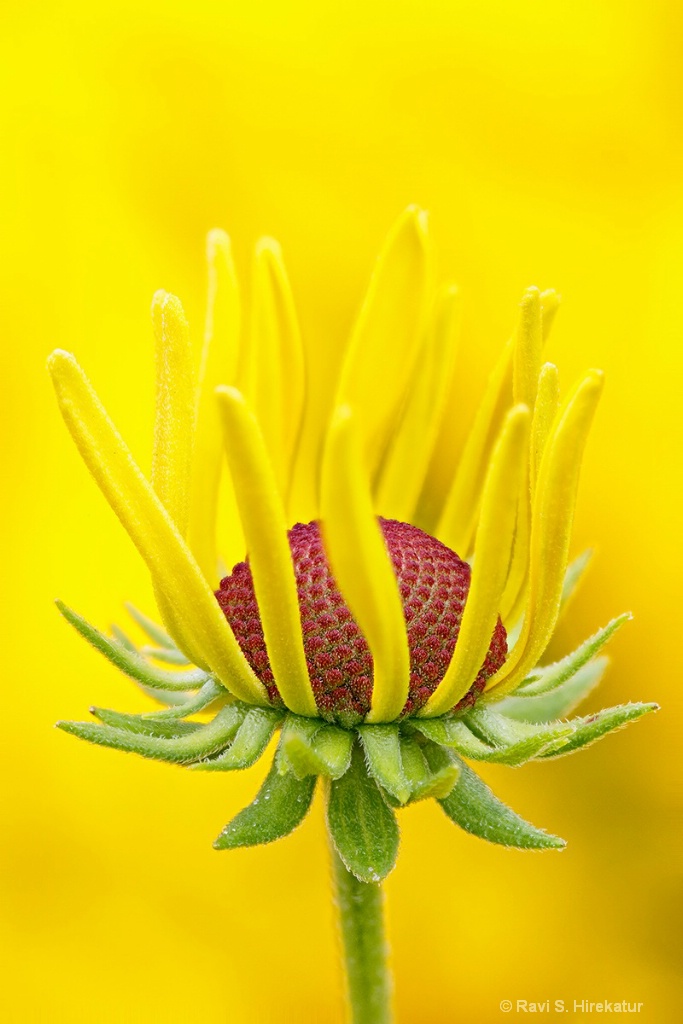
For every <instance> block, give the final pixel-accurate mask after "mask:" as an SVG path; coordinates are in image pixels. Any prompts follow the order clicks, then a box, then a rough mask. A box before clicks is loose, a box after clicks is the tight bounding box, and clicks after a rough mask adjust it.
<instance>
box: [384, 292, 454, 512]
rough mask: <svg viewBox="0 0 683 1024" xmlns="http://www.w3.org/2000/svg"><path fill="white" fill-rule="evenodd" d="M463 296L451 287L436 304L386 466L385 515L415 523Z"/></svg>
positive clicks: (445, 393) (450, 370)
mask: <svg viewBox="0 0 683 1024" xmlns="http://www.w3.org/2000/svg"><path fill="white" fill-rule="evenodd" d="M460 311H461V308H460V296H459V294H458V290H457V288H455V287H453V286H449V287H447V288H445V289H443V291H442V292H441V294H440V295H439V296H438V298H437V302H436V304H435V308H434V313H433V317H432V323H431V324H430V329H429V332H428V334H427V338H426V341H425V344H424V345H423V346H422V349H421V350H420V356H419V361H420V366H419V373H418V374H417V375H416V377H415V380H414V381H413V383H412V384H411V387H410V391H409V395H408V400H407V404H406V407H405V409H404V411H403V413H402V414H401V419H400V423H399V425H398V429H397V433H396V435H395V437H394V439H393V441H392V443H391V447H390V449H389V452H388V454H387V457H386V459H385V461H384V464H383V466H382V471H381V477H380V482H379V486H378V488H377V496H376V506H377V508H378V509H379V511H380V512H381V514H382V515H386V516H390V517H391V518H394V519H399V520H401V521H402V522H412V519H413V514H414V512H415V508H416V505H417V501H418V498H419V497H420V491H421V489H422V484H423V482H424V478H425V475H426V472H427V467H428V465H429V460H430V458H431V455H432V451H433V448H434V443H435V441H436V438H437V435H438V433H439V428H440V427H441V422H442V420H443V415H444V410H445V405H446V399H447V397H448V391H449V388H450V385H451V380H452V376H453V367H454V364H455V353H456V347H457V337H458V334H459V329H460Z"/></svg>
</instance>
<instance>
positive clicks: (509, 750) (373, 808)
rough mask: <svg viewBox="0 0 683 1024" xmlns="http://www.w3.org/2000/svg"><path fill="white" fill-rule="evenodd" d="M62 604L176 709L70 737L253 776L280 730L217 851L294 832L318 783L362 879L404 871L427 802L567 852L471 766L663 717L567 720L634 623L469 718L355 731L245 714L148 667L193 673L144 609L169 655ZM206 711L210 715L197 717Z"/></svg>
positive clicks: (198, 685) (198, 681) (623, 712)
mask: <svg viewBox="0 0 683 1024" xmlns="http://www.w3.org/2000/svg"><path fill="white" fill-rule="evenodd" d="M58 607H59V609H60V611H61V612H62V614H63V615H64V617H65V618H66V619H67V620H68V621H69V622H70V623H71V624H72V625H73V626H74V628H75V629H76V630H77V631H78V632H79V633H80V634H81V635H82V636H83V637H85V639H86V640H88V641H89V642H90V643H91V644H92V645H93V646H94V647H95V648H96V649H97V650H98V651H100V652H101V653H102V654H104V655H105V657H107V658H108V659H109V660H110V661H111V662H112V663H113V664H115V665H116V666H117V667H118V668H120V669H122V671H124V672H125V673H126V674H127V675H129V676H131V677H132V678H133V679H134V680H136V681H137V682H138V683H139V684H140V685H141V686H142V688H143V689H145V690H147V691H149V692H151V693H153V694H154V696H156V697H157V699H160V700H162V701H168V702H169V706H167V707H166V708H165V709H163V710H161V711H155V712H151V713H148V714H142V715H131V714H121V713H120V712H117V711H110V710H107V709H104V708H91V713H92V714H93V715H94V716H95V718H96V719H98V721H96V722H60V723H58V724H59V727H60V728H61V729H64V730H65V731H66V732H70V733H73V734H74V735H76V736H80V737H81V738H82V739H86V740H89V741H90V742H91V743H97V744H99V745H101V746H105V747H114V748H116V749H117V750H124V751H128V752H130V753H135V754H140V755H141V756H142V757H148V758H153V759H155V760H158V761H169V762H174V763H176V764H181V765H183V766H185V767H189V768H192V769H194V770H199V771H236V770H238V769H242V768H248V767H250V766H251V765H252V764H254V763H255V762H256V761H257V760H258V759H259V758H260V757H261V756H262V755H263V754H264V753H265V751H266V749H267V748H268V746H269V744H270V741H271V739H272V738H273V736H274V734H275V733H276V731H278V730H279V739H278V743H277V747H276V749H275V753H274V757H273V761H272V764H271V767H270V770H269V772H268V775H267V776H266V779H265V781H264V783H263V785H262V786H261V788H260V790H259V792H258V794H257V795H256V797H255V798H254V800H253V801H252V803H251V804H249V806H248V807H245V808H244V810H242V811H240V813H239V814H237V815H236V817H235V818H233V820H232V821H231V822H229V823H228V824H227V825H226V826H225V828H224V829H223V831H222V832H221V834H220V835H219V836H218V838H217V839H216V841H215V843H214V846H215V848H216V849H218V850H222V849H233V848H235V847H239V846H256V845H259V844H262V843H270V842H273V841H274V840H276V839H281V838H283V837H284V836H286V835H288V834H289V833H290V832H292V831H293V830H294V829H295V828H296V827H297V826H298V825H300V824H301V822H302V821H303V819H304V818H305V816H306V814H307V812H308V810H309V809H310V806H311V802H312V798H313V793H314V790H315V785H316V779H317V778H318V777H320V778H321V779H322V781H323V783H324V786H323V788H324V793H325V800H326V805H327V822H328V827H329V831H330V835H331V836H332V840H333V842H334V845H335V847H336V850H337V853H338V855H339V857H340V858H341V861H342V863H343V864H344V865H345V866H346V868H347V869H348V870H349V871H351V872H352V873H353V874H354V875H355V876H356V877H357V878H358V879H359V880H360V881H362V882H378V881H381V879H383V878H384V877H385V876H386V875H387V874H388V873H389V872H390V871H391V869H392V868H393V866H394V864H395V862H396V855H397V852H398V843H399V829H398V824H397V821H396V815H395V811H396V810H397V809H400V808H402V807H405V806H407V805H408V804H411V803H414V802H415V801H417V800H424V799H427V798H430V797H433V798H434V799H436V800H437V801H438V802H439V803H440V804H441V807H442V808H443V810H444V811H445V812H446V814H447V816H448V817H449V818H450V819H451V821H453V822H454V823H455V824H456V825H459V826H460V827H461V828H462V829H464V830H465V831H466V832H470V833H471V834H472V835H475V836H478V837H479V838H481V839H486V840H488V841H489V842H491V843H498V844H501V845H503V846H510V847H516V848H518V849H528V850H542V849H558V848H561V847H563V846H564V841H563V840H562V839H559V838H558V837H557V836H553V835H549V834H548V833H547V832H544V831H543V830H541V829H539V828H536V827H535V826H534V825H531V824H529V823H528V822H526V821H524V820H523V819H522V818H520V817H519V816H518V815H517V814H515V812H514V811H512V810H510V808H508V807H506V806H505V805H504V804H503V803H501V801H500V800H498V799H497V798H496V797H495V796H494V795H493V793H492V792H491V790H490V789H489V788H488V786H487V785H485V783H484V782H483V781H482V780H481V779H480V778H479V776H478V775H477V774H476V773H475V771H473V769H472V768H471V767H469V765H468V764H466V761H473V762H477V761H482V762H488V763H495V764H507V765H511V766H519V765H522V764H526V763H527V762H528V761H531V760H545V759H547V758H551V757H560V756H562V755H563V754H569V753H571V752H572V751H574V750H577V749H578V748H579V747H584V746H587V745H588V744H589V743H593V742H595V740H597V739H600V737H602V736H604V735H606V734H607V733H608V732H613V731H614V730H615V729H619V728H621V727H623V726H625V725H626V724H627V723H628V722H631V721H634V720H635V719H636V718H640V717H641V716H642V715H644V714H646V713H647V712H649V711H654V710H656V709H657V705H656V704H651V703H650V704H643V703H636V704H623V705H620V706H618V707H614V708H608V709H606V710H604V711H601V712H599V713H598V714H594V715H589V716H586V717H577V718H569V719H566V720H561V719H560V720H558V716H561V715H563V714H566V713H568V712H569V711H571V710H573V708H574V707H575V706H576V705H577V704H578V703H579V702H580V701H581V700H582V699H583V697H585V696H586V695H587V694H588V693H589V692H590V690H592V689H593V687H594V686H595V685H596V684H597V682H598V681H599V679H600V677H601V675H602V673H603V671H604V668H605V666H606V663H607V659H606V658H605V657H604V656H599V652H600V651H601V650H602V648H603V646H604V644H605V643H606V642H607V640H608V639H609V638H610V637H611V636H612V635H613V633H614V632H615V631H616V630H617V629H618V628H619V626H621V625H622V624H623V622H624V621H626V619H627V618H628V617H629V616H620V617H619V618H618V619H615V620H613V622H611V623H609V625H608V626H606V627H605V628H604V629H602V630H600V631H599V632H598V633H596V634H595V635H594V636H593V637H591V638H590V639H589V640H587V641H586V642H585V643H583V644H581V646H580V647H578V648H577V650H576V651H575V652H574V653H573V654H570V655H569V656H568V657H566V658H563V659H562V660H561V661H559V662H557V663H555V664H554V665H549V666H546V667H543V668H540V669H536V670H535V671H534V673H533V674H532V675H530V676H529V677H528V679H527V680H525V682H524V683H523V684H522V685H521V686H520V687H519V688H518V689H517V690H516V691H515V694H514V696H508V697H503V698H502V699H500V700H498V701H496V702H493V701H490V702H488V703H486V704H484V703H482V702H480V703H479V704H478V705H477V706H475V707H474V708H472V709H471V710H469V711H468V712H466V713H465V714H463V715H461V716H459V717H456V716H455V715H453V714H448V715H443V716H441V717H438V718H406V719H404V720H402V721H400V722H394V723H391V724H387V723H382V724H378V725H369V724H363V725H360V726H358V727H357V728H355V729H345V728H343V727H342V726H338V725H330V724H329V723H327V722H324V721H323V720H322V719H320V718H306V717H303V716H300V715H295V714H293V713H291V712H288V711H285V710H280V709H278V708H268V707H253V706H249V705H247V704H244V703H242V702H241V701H238V700H235V699H234V698H232V697H231V696H230V695H229V694H228V693H227V691H226V690H225V689H224V688H223V687H222V686H221V685H220V684H219V683H218V682H217V681H216V680H215V679H214V678H213V677H212V676H211V675H210V674H208V673H206V672H201V671H199V670H192V671H187V670H176V671H169V670H161V669H158V668H156V667H155V666H154V665H153V664H152V663H151V662H150V660H149V659H150V658H151V657H153V658H155V659H156V660H162V661H166V662H169V663H175V664H182V663H183V656H182V654H181V653H180V652H179V651H178V650H177V648H176V647H175V645H174V644H173V643H172V641H170V640H169V638H168V637H167V636H166V634H165V633H163V631H162V630H160V628H159V627H158V626H157V625H156V624H155V623H152V622H150V621H149V620H148V619H146V618H145V617H144V616H141V615H140V613H138V612H136V611H134V612H133V614H134V617H135V619H136V621H137V622H138V624H139V625H140V626H141V627H142V628H143V629H144V630H145V631H146V632H147V634H148V635H149V636H150V638H151V639H153V640H154V641H155V643H156V644H158V645H159V647H155V648H152V649H149V648H141V649H140V650H138V649H136V648H135V646H134V645H133V644H132V643H131V641H130V640H129V639H128V638H127V637H126V636H125V635H124V634H123V633H122V632H121V631H120V630H118V629H116V630H112V633H113V634H114V637H113V638H110V637H107V636H105V635H104V634H103V633H101V632H100V631H99V630H96V629H95V628H94V627H93V626H91V625H90V624H89V623H87V622H86V621H85V620H84V619H83V618H81V616H79V615H76V614H75V613H74V612H72V611H71V610H70V609H68V608H66V607H65V606H64V605H63V604H61V603H58ZM199 712H201V713H206V712H208V713H210V714H211V715H212V716H213V717H212V718H211V720H210V721H204V722H200V721H196V720H193V719H192V717H191V716H194V715H196V714H197V713H199ZM553 719H555V720H553ZM463 759H465V760H463Z"/></svg>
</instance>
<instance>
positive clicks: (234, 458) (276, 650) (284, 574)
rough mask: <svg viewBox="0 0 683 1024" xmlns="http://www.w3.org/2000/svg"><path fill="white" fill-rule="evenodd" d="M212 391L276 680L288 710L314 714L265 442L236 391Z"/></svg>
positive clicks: (285, 542)
mask: <svg viewBox="0 0 683 1024" xmlns="http://www.w3.org/2000/svg"><path fill="white" fill-rule="evenodd" d="M217 395H218V401H219V407H220V411H221V416H222V419H223V428H224V434H225V448H226V454H227V457H228V465H229V467H230V474H231V476H232V479H233V483H234V486H235V495H236V497H237V504H238V506H239V510H240V515H241V517H242V525H243V528H244V534H245V538H246V542H247V551H248V554H249V564H250V567H251V574H252V578H253V580H254V591H255V593H256V600H257V601H258V606H259V612H260V615H261V623H262V625H263V635H264V637H265V640H266V647H267V649H268V658H269V660H270V665H271V668H272V670H273V675H274V677H275V682H276V683H277V688H278V690H279V691H280V696H281V697H282V699H283V700H284V702H285V704H286V705H287V707H288V708H289V709H290V710H291V711H294V712H295V714H297V715H308V716H309V717H315V716H316V715H317V714H318V710H317V707H316V703H315V697H314V696H313V690H312V689H311V682H310V679H309V676H308V666H307V664H306V654H305V652H304V642H303V634H302V632H301V614H300V610H299V598H298V595H297V589H296V579H295V576H294V567H293V564H292V554H291V550H290V547H289V541H288V539H287V523H286V521H285V513H284V509H283V506H282V500H281V498H280V495H279V494H278V488H277V484H276V482H275V476H274V474H273V469H272V466H271V465H270V462H269V460H268V453H267V451H266V446H265V442H264V439H263V436H262V434H261V432H260V430H259V427H258V423H257V421H256V417H255V416H254V414H253V413H252V412H251V410H250V408H249V406H248V405H247V403H246V401H245V399H244V396H243V395H242V394H241V392H239V391H238V390H237V389H236V388H225V387H222V388H218V391H217Z"/></svg>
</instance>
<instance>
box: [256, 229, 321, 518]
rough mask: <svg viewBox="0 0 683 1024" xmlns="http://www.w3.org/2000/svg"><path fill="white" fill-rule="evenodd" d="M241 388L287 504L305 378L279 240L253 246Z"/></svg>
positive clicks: (289, 288)
mask: <svg viewBox="0 0 683 1024" xmlns="http://www.w3.org/2000/svg"><path fill="white" fill-rule="evenodd" d="M243 384H244V392H245V395H246V397H247V399H248V401H249V404H250V406H251V408H252V409H253V410H254V413H255V415H256V417H257V419H258V422H259V426H260V428H261V431H262V433H263V436H264V439H265V442H266V446H267V448H268V454H269V456H270V461H271V464H272V466H273V470H274V473H275V479H276V481H277V485H278V488H279V491H280V494H281V495H282V497H283V500H284V502H285V505H287V502H288V498H289V493H290V489H291V483H292V474H293V471H294V460H295V457H296V453H297V449H298V443H299V435H300V432H301V423H302V418H303V409H304V398H305V391H306V378H305V366H304V355H303V347H302V343H301V333H300V331H299V324H298V321H297V317H296V309H295V306H294V299H293V296H292V290H291V287H290V284H289V279H288V277H287V272H286V270H285V265H284V262H283V259H282V252H281V250H280V246H279V245H278V243H277V242H275V241H273V239H271V238H262V239H261V241H260V242H259V244H258V246H257V247H256V254H255V259H254V279H253V291H252V315H251V330H250V338H249V348H248V354H247V362H246V367H245V371H244V378H243Z"/></svg>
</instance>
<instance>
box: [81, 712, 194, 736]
mask: <svg viewBox="0 0 683 1024" xmlns="http://www.w3.org/2000/svg"><path fill="white" fill-rule="evenodd" d="M90 710H91V712H92V714H93V715H94V716H95V718H99V720H100V722H104V724H105V725H112V726H114V728H115V729H125V730H127V732H135V733H140V735H142V736H165V737H172V736H189V735H190V734H191V733H193V732H197V730H198V729H201V728H202V725H201V723H200V722H183V721H182V720H181V719H178V718H175V719H174V718H171V719H163V718H162V719H153V718H152V719H149V718H145V717H144V715H124V714H121V712H120V711H110V710H109V709H108V708H91V709H90Z"/></svg>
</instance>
